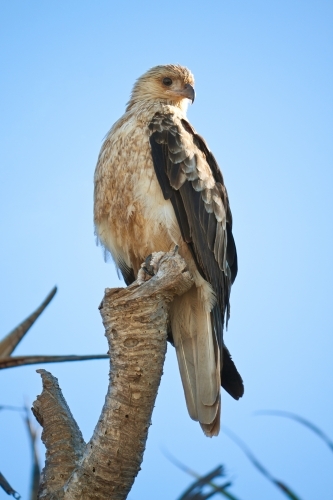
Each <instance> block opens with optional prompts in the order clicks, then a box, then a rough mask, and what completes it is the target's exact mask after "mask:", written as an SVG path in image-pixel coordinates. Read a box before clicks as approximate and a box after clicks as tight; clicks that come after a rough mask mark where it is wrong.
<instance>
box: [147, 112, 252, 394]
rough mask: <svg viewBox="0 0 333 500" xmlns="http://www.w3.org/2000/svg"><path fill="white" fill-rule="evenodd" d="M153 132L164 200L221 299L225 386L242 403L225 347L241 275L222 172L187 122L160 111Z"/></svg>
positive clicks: (217, 320) (215, 315) (217, 315)
mask: <svg viewBox="0 0 333 500" xmlns="http://www.w3.org/2000/svg"><path fill="white" fill-rule="evenodd" d="M149 129H150V131H151V136H150V144H151V151H152V158H153V163H154V168H155V172H156V176H157V178H158V180H159V183H160V186H161V189H162V192H163V195H164V198H165V199H170V201H171V202H172V205H173V208H174V211H175V214H176V217H177V221H178V224H179V227H180V230H181V233H182V236H183V238H184V240H185V241H186V242H187V243H188V245H189V247H190V248H191V250H192V254H193V256H194V258H195V260H196V263H197V267H198V269H199V271H200V272H201V274H202V276H203V277H204V278H205V280H206V281H208V282H209V283H210V284H211V286H212V288H213V290H214V292H215V294H216V297H217V304H216V306H215V307H214V309H213V311H212V321H213V324H214V329H215V332H216V336H217V340H218V344H219V347H220V351H221V354H222V353H223V354H222V359H221V367H222V385H223V387H224V388H225V389H226V390H227V391H228V392H229V393H230V394H231V395H232V396H233V397H234V398H235V399H238V398H239V397H241V396H242V394H243V390H244V389H243V383H242V379H241V377H240V375H239V373H238V372H237V369H236V367H235V365H234V363H233V361H232V360H231V357H230V354H229V351H228V350H227V349H226V347H225V346H224V344H223V323H224V316H225V312H226V311H227V319H228V316H229V295H230V288H231V284H232V283H233V281H234V280H235V278H236V274H237V252H236V246H235V242H234V239H233V235H232V215H231V211H230V207H229V200H228V194H227V191H226V188H225V186H224V182H223V177H222V173H221V171H220V169H219V167H218V165H217V162H216V160H215V158H214V156H213V154H212V153H211V151H210V150H209V148H208V146H207V144H206V143H205V141H204V139H203V138H202V137H201V136H199V135H198V134H197V133H196V132H195V130H194V129H193V127H192V126H191V125H190V124H189V123H188V122H187V121H186V120H184V119H183V120H179V119H177V118H175V116H174V115H173V114H171V113H168V114H163V113H159V112H158V113H156V114H155V115H154V117H153V119H152V120H151V122H150V124H149ZM223 359H224V361H227V363H226V364H225V363H222V361H223ZM225 370H227V372H226V373H224V371H225ZM224 375H226V376H224Z"/></svg>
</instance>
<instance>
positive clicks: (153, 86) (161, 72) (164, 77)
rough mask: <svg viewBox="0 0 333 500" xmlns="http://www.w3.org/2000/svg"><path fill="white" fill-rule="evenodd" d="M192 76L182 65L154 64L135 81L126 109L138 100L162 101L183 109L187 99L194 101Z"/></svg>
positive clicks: (185, 106)
mask: <svg viewBox="0 0 333 500" xmlns="http://www.w3.org/2000/svg"><path fill="white" fill-rule="evenodd" d="M193 86H194V77H193V75H192V73H191V72H190V70H188V69H187V68H185V67H184V66H180V65H178V64H177V65H175V64H166V65H165V66H155V67H154V68H151V69H150V70H148V71H147V72H146V73H145V74H144V75H142V76H140V78H138V80H137V81H136V82H135V84H134V87H133V90H132V94H131V99H130V101H129V103H128V106H127V109H130V108H131V107H132V106H133V105H134V104H136V103H138V102H143V101H145V102H147V103H148V102H156V101H157V102H163V103H165V104H171V105H174V106H178V107H180V108H181V109H183V110H184V111H185V110H186V108H187V105H188V99H189V100H190V101H192V102H193V101H194V98H195V91H194V87H193Z"/></svg>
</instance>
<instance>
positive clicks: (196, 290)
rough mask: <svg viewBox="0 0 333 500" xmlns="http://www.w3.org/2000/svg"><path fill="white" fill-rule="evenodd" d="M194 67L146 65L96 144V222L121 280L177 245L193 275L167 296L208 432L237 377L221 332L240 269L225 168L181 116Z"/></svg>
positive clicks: (187, 387) (186, 374)
mask: <svg viewBox="0 0 333 500" xmlns="http://www.w3.org/2000/svg"><path fill="white" fill-rule="evenodd" d="M194 99H195V90H194V76H193V74H192V73H191V71H190V70H189V69H188V68H186V67H184V66H181V65H179V64H166V65H159V66H155V67H153V68H151V69H149V70H148V71H147V72H146V73H144V74H143V75H142V76H141V77H140V78H138V79H137V80H136V82H135V84H134V86H133V89H132V92H131V95H130V100H129V102H128V103H127V107H126V109H125V113H124V114H123V116H122V117H121V118H120V119H119V120H118V121H116V122H115V124H114V125H113V126H112V128H111V129H110V131H109V133H108V134H107V136H106V138H105V140H104V142H103V145H102V147H101V150H100V153H99V156H98V160H97V165H96V169H95V174H94V226H95V234H96V237H97V240H98V242H99V243H100V244H101V245H102V246H103V247H104V250H105V252H107V253H109V254H111V256H112V258H113V260H114V262H115V264H116V267H117V269H118V270H119V271H120V273H121V274H122V276H123V278H124V281H125V283H126V284H127V285H130V284H131V283H133V282H134V281H135V279H136V276H137V274H138V272H139V270H140V268H141V264H142V262H144V261H145V259H146V258H147V256H149V255H150V254H152V253H153V252H157V251H163V252H168V251H170V249H171V248H174V247H175V246H176V245H177V246H178V251H179V254H180V255H181V256H182V257H183V258H184V260H185V262H186V266H187V269H188V270H189V272H190V273H191V275H192V277H193V280H194V285H193V286H192V287H191V288H190V290H189V291H188V292H186V293H184V294H183V295H182V296H179V297H176V298H175V299H174V300H173V302H172V303H171V304H170V310H169V322H170V325H169V333H168V340H169V341H170V342H171V343H172V345H173V346H174V347H175V349H176V354H177V360H178V365H179V371H180V375H181V380H182V385H183V389H184V394H185V400H186V405H187V409H188V413H189V415H190V417H191V418H192V419H193V420H196V421H199V423H200V425H201V427H202V430H203V432H204V434H205V435H206V436H209V437H212V436H217V435H218V433H219V430H220V413H221V394H220V392H221V391H220V387H221V385H222V387H223V388H224V389H225V390H226V391H227V392H228V393H229V394H230V395H231V396H232V397H233V398H234V399H236V400H238V399H239V398H240V397H241V396H242V395H243V393H244V385H243V380H242V378H241V376H240V374H239V372H238V370H237V368H236V366H235V364H234V362H233V360H232V358H231V355H230V353H229V351H228V349H227V347H226V345H225V343H224V340H223V331H224V326H225V324H227V322H228V319H229V315H230V305H229V304H230V302H229V298H230V290H231V285H232V283H233V282H234V280H235V278H236V274H237V270H238V263H237V252H236V246H235V242H234V238H233V234H232V215H231V210H230V206H229V198H228V193H227V190H226V187H225V184H224V180H223V176H222V173H221V170H220V168H219V166H218V164H217V162H216V160H215V158H214V156H213V154H212V152H211V151H210V149H209V147H208V145H207V143H206V141H205V140H204V139H203V138H202V137H201V136H200V135H199V134H198V133H197V132H196V130H195V129H194V127H193V126H192V125H191V124H190V122H189V121H188V119H187V116H186V112H187V107H188V104H189V103H190V102H192V103H193V102H194Z"/></svg>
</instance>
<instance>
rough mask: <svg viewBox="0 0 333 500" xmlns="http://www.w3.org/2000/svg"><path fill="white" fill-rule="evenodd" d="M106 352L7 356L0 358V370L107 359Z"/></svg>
mask: <svg viewBox="0 0 333 500" xmlns="http://www.w3.org/2000/svg"><path fill="white" fill-rule="evenodd" d="M107 358H109V356H108V355H107V354H86V355H78V356H76V355H74V354H70V355H63V356H43V355H40V356H9V357H8V358H0V370H3V369H5V368H16V367H17V366H25V365H37V364H40V363H43V364H44V363H63V362H65V361H87V360H90V359H107Z"/></svg>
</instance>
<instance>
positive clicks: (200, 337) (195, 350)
mask: <svg viewBox="0 0 333 500" xmlns="http://www.w3.org/2000/svg"><path fill="white" fill-rule="evenodd" d="M170 320H171V328H172V335H173V341H174V345H175V348H176V352H177V358H178V364H179V369H180V374H181V378H182V383H183V388H184V393H185V399H186V404H187V408H188V412H189V414H190V416H191V418H192V419H193V420H199V422H200V424H202V426H204V427H203V430H204V432H205V434H206V435H212V436H213V435H217V434H218V432H219V426H220V424H219V422H220V386H221V380H220V355H219V352H218V344H217V340H216V338H215V333H214V330H213V328H212V323H211V318H210V313H209V312H207V311H206V310H205V309H204V306H203V305H202V301H201V300H200V296H199V291H198V289H197V288H196V287H195V286H193V287H192V288H191V289H190V290H189V291H188V292H186V293H185V294H184V295H182V296H181V297H177V298H176V299H175V300H174V301H173V303H172V304H171V306H170Z"/></svg>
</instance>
